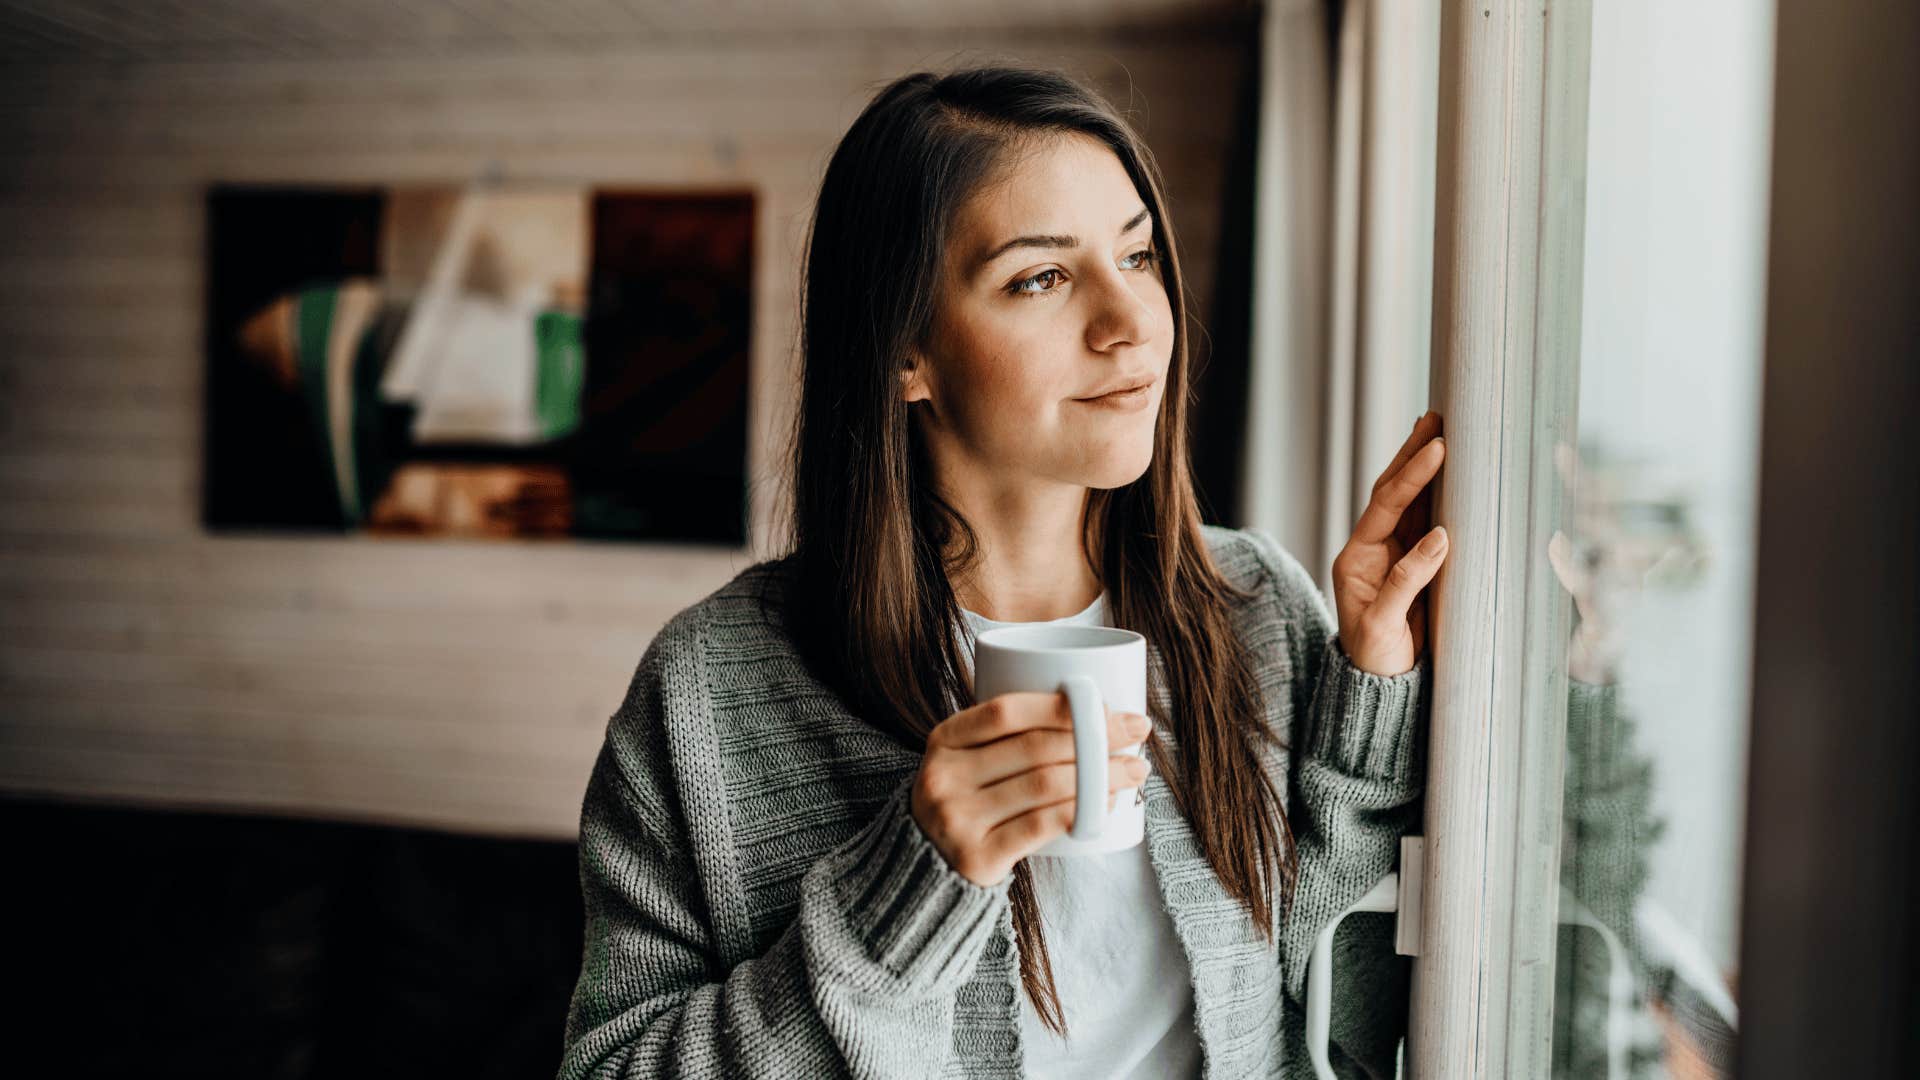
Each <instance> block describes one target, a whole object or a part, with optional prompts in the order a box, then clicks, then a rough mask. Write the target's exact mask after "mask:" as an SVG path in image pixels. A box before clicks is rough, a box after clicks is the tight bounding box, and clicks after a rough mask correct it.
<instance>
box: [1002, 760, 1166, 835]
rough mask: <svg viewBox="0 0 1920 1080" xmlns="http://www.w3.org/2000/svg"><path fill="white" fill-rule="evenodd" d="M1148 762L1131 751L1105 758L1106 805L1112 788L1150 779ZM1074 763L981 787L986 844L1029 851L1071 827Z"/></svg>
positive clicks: (1035, 771)
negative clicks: (987, 826)
mask: <svg viewBox="0 0 1920 1080" xmlns="http://www.w3.org/2000/svg"><path fill="white" fill-rule="evenodd" d="M1146 776H1147V763H1146V760H1145V759H1143V758H1138V757H1134V756H1132V755H1128V754H1121V755H1118V756H1115V757H1114V758H1112V759H1111V760H1109V761H1108V762H1107V796H1108V806H1109V807H1111V806H1112V796H1113V794H1114V792H1116V791H1119V790H1121V789H1123V788H1130V787H1138V786H1140V784H1141V783H1142V782H1143V781H1144V780H1145V779H1146ZM1077 783H1078V781H1077V780H1076V779H1075V777H1074V768H1073V766H1072V765H1071V764H1066V765H1044V766H1042V767H1040V768H1038V769H1030V770H1028V771H1027V772H1024V773H1021V774H1020V775H1018V776H1014V777H1010V778H1008V779H1006V780H1002V781H1001V782H1000V783H998V784H993V785H990V786H988V787H986V788H984V789H982V790H981V792H980V795H981V798H982V799H983V800H985V801H986V810H985V817H986V819H987V820H990V821H994V822H996V824H994V825H993V826H991V827H990V828H988V830H987V835H986V843H987V844H988V845H989V847H990V848H992V849H994V850H997V851H1006V850H1019V851H1020V852H1021V853H1022V854H1025V853H1028V852H1031V851H1032V850H1034V849H1035V848H1037V847H1039V846H1040V845H1041V844H1043V843H1045V842H1046V841H1047V840H1051V839H1052V838H1053V837H1055V836H1059V835H1061V834H1063V833H1065V832H1066V831H1067V830H1069V829H1071V828H1072V827H1073V818H1074V802H1075V798H1076V794H1077V793H1076V791H1075V785H1076V784H1077Z"/></svg>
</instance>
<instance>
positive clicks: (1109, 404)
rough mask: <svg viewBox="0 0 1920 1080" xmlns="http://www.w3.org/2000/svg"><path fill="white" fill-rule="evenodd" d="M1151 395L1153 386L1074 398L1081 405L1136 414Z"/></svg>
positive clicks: (1150, 384)
mask: <svg viewBox="0 0 1920 1080" xmlns="http://www.w3.org/2000/svg"><path fill="white" fill-rule="evenodd" d="M1152 394H1153V384H1152V383H1148V384H1147V385H1145V386H1137V387H1134V388H1133V389H1132V390H1116V391H1114V392H1113V393H1111V394H1103V395H1101V396H1100V397H1096V398H1074V399H1073V400H1075V401H1077V402H1079V403H1080V404H1082V405H1092V406H1095V407H1097V408H1102V409H1117V410H1119V411H1121V412H1136V411H1138V410H1140V409H1143V408H1145V407H1146V406H1147V402H1148V399H1149V398H1150V397H1151V396H1152Z"/></svg>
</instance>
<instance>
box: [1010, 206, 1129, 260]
mask: <svg viewBox="0 0 1920 1080" xmlns="http://www.w3.org/2000/svg"><path fill="white" fill-rule="evenodd" d="M1145 220H1147V208H1146V207H1144V206H1143V207H1141V208H1140V212H1139V213H1137V214H1135V215H1133V216H1132V217H1131V218H1128V219H1127V223H1126V224H1125V225H1122V226H1120V232H1119V235H1121V236H1125V235H1126V234H1128V233H1130V232H1132V231H1133V230H1134V229H1135V228H1136V227H1138V226H1139V224H1140V223H1141V222H1143V221H1145ZM1079 246H1080V238H1079V237H1077V236H1066V235H1063V234H1053V235H1038V236H1016V237H1014V238H1013V239H1011V240H1009V241H1007V242H1006V243H1004V244H1001V245H1000V246H999V247H997V248H994V249H993V250H992V251H989V252H987V254H986V255H984V256H982V257H981V258H980V260H979V261H978V262H976V263H975V264H974V266H975V268H976V269H979V270H984V269H986V268H987V266H988V265H989V264H991V263H992V262H993V260H995V259H997V258H999V257H1000V256H1002V255H1005V254H1006V253H1007V252H1009V251H1012V250H1013V249H1015V248H1077V247H1079Z"/></svg>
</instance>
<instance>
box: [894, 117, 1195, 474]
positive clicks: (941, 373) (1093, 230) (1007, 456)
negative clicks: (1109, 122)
mask: <svg viewBox="0 0 1920 1080" xmlns="http://www.w3.org/2000/svg"><path fill="white" fill-rule="evenodd" d="M1145 214H1146V206H1145V204H1144V203H1143V201H1142V200H1141V198H1140V195H1139V193H1138V192H1137V191H1135V190H1134V186H1133V181H1132V180H1131V179H1129V178H1128V176H1127V173H1126V170H1125V169H1124V168H1122V167H1121V164H1120V159H1119V158H1118V157H1116V156H1114V154H1113V152H1112V151H1111V150H1109V149H1107V148H1106V147H1105V146H1104V145H1102V144H1101V143H1099V142H1097V141H1095V140H1093V139H1091V138H1088V137H1085V136H1080V135H1065V136H1060V137H1057V138H1054V139H1052V140H1051V141H1049V142H1048V143H1046V144H1044V145H1043V146H1042V147H1040V148H1039V149H1038V150H1037V151H1035V152H1033V153H1031V154H1028V155H1026V156H1025V157H1024V159H1023V160H1021V161H1019V162H1018V163H1017V164H1015V165H1014V166H1013V167H1012V169H1011V171H1010V172H1009V173H1008V174H1006V175H1005V176H1004V177H1003V178H1002V179H1001V180H1000V182H998V183H997V184H995V185H994V186H992V187H990V188H987V189H983V190H982V191H981V192H980V193H979V194H978V195H977V196H976V197H975V198H974V199H972V200H971V201H970V202H969V203H967V204H966V205H964V206H963V207H962V208H961V209H960V211H959V214H958V217H957V219H956V220H955V222H954V229H953V234H952V241H951V243H949V245H948V248H947V252H946V262H945V267H944V271H943V273H944V281H943V284H942V288H941V296H940V299H939V303H938V305H937V312H938V313H937V315H936V316H935V318H934V327H933V333H932V334H931V336H930V341H929V345H928V350H927V353H926V354H924V355H916V356H915V357H914V358H913V361H912V363H911V366H910V368H909V369H908V370H907V371H906V372H904V373H903V376H902V381H903V385H904V393H905V396H906V398H907V400H909V401H920V400H924V401H926V402H927V403H928V404H927V405H926V406H923V407H922V408H921V410H920V413H921V416H920V420H921V422H923V423H924V424H925V429H924V432H925V434H926V436H927V442H928V448H929V452H931V453H932V454H933V455H934V456H935V459H936V462H937V465H938V467H939V468H940V470H941V472H942V473H943V474H944V475H946V476H947V477H948V479H955V478H956V477H955V476H954V474H955V473H956V472H961V473H970V472H973V471H974V470H984V473H983V475H985V476H989V477H992V478H994V484H995V485H996V486H997V485H999V484H1001V483H1003V482H1004V481H1005V480H1006V479H1007V478H1009V477H1013V476H1027V477H1032V478H1035V479H1042V480H1052V481H1057V482H1059V483H1061V484H1070V485H1078V486H1081V487H1088V488H1115V487H1120V486H1123V485H1125V484H1128V483H1131V482H1132V481H1133V480H1135V479H1137V478H1139V476H1140V475H1141V474H1142V473H1144V472H1145V471H1146V469H1147V465H1148V463H1149V462H1150V461H1151V460H1152V457H1153V434H1154V424H1155V421H1156V420H1157V418H1158V417H1159V415H1160V399H1161V397H1162V395H1163V392H1164V390H1165V388H1166V377H1167V364H1168V361H1169V359H1170V358H1171V357H1172V355H1173V309H1172V305H1171V304H1170V303H1169V301H1168V298H1167V290H1166V285H1165V284H1164V282H1163V281H1162V278H1161V270H1160V265H1159V261H1158V259H1157V258H1156V251H1155V245H1154V240H1153V222H1152V221H1151V219H1149V218H1148V217H1146V216H1145ZM1141 382H1146V383H1147V385H1146V388H1145V389H1144V390H1140V391H1136V392H1134V393H1131V394H1124V395H1120V396H1114V397H1104V398H1100V397H1099V395H1102V394H1104V393H1105V392H1107V391H1109V390H1112V389H1114V388H1116V387H1121V386H1129V385H1134V384H1137V383H1141Z"/></svg>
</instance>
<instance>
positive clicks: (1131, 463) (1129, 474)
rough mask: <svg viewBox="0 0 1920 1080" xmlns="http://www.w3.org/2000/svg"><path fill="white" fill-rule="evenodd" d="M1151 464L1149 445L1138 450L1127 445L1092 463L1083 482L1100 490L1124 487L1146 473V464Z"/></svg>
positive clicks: (1150, 447)
mask: <svg viewBox="0 0 1920 1080" xmlns="http://www.w3.org/2000/svg"><path fill="white" fill-rule="evenodd" d="M1151 464H1153V447H1152V446H1151V445H1149V446H1147V447H1145V448H1144V449H1141V450H1139V451H1135V450H1134V449H1132V448H1131V447H1128V448H1126V449H1125V450H1123V451H1119V452H1116V453H1114V454H1113V455H1111V456H1109V457H1107V458H1104V459H1102V460H1101V461H1099V462H1097V463H1094V464H1093V466H1092V467H1091V468H1090V469H1089V470H1088V472H1089V474H1090V475H1089V476H1087V477H1086V478H1085V480H1084V481H1083V483H1085V484H1086V485H1087V486H1088V487H1090V488H1095V489H1097V490H1102V491H1104V490H1107V489H1110V488H1119V487H1126V486H1127V485H1128V484H1131V483H1133V482H1134V481H1135V480H1138V479H1140V478H1141V477H1142V476H1144V475H1146V471H1147V466H1149V465H1151Z"/></svg>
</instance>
